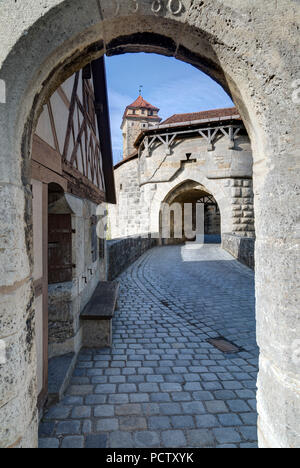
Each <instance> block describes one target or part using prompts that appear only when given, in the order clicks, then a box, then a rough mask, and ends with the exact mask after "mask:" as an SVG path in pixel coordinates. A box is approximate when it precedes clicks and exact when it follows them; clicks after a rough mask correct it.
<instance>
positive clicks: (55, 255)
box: [48, 214, 73, 284]
mask: <svg viewBox="0 0 300 468" xmlns="http://www.w3.org/2000/svg"><path fill="white" fill-rule="evenodd" d="M48 223H49V227H48V235H49V237H48V271H49V284H55V283H65V282H68V281H72V268H73V265H72V218H71V214H49V219H48Z"/></svg>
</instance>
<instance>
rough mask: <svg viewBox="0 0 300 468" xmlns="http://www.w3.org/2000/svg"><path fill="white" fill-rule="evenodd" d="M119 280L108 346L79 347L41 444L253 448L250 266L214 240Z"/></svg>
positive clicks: (139, 266)
mask: <svg viewBox="0 0 300 468" xmlns="http://www.w3.org/2000/svg"><path fill="white" fill-rule="evenodd" d="M119 281H120V298H119V309H118V311H117V312H116V316H115V318H114V320H113V348H112V349H83V350H82V351H81V352H80V354H79V356H78V361H77V365H76V369H75V371H74V374H73V378H72V381H71V385H70V387H69V388H68V390H67V393H66V395H65V397H64V399H63V400H62V402H61V403H60V404H58V405H56V406H54V407H52V408H51V409H50V410H49V411H48V413H46V414H45V415H44V419H43V421H42V423H41V425H40V447H41V448H47V447H49V448H83V447H84V448H104V447H108V448H109V447H111V448H135V447H136V448H141V447H143V448H144V447H149V448H150V447H157V448H160V447H166V448H172V447H182V448H184V447H200V448H210V447H217V448H227V447H236V448H238V447H241V448H248V447H250V448H255V447H257V429H256V423H257V414H256V401H255V395H256V378H257V368H258V348H257V345H256V337H255V297H254V275H253V272H252V271H251V270H249V269H248V268H246V267H244V266H242V265H240V264H239V263H238V262H237V261H235V260H234V259H233V258H232V257H231V256H230V255H229V254H228V253H226V252H224V251H223V250H222V249H221V248H220V247H219V246H215V245H205V246H204V247H203V248H200V249H185V248H184V247H180V246H174V247H173V246H171V247H162V248H155V249H153V250H151V251H150V252H147V253H146V254H145V255H143V257H141V258H140V259H139V260H138V261H137V262H136V263H135V264H134V265H132V266H131V267H130V268H129V269H128V270H127V271H126V272H124V273H123V274H122V275H121V276H120V277H119ZM220 336H222V337H224V338H225V339H227V340H229V341H230V342H232V343H234V344H235V345H236V346H238V347H239V348H241V349H242V351H241V352H239V353H237V354H224V353H222V352H221V351H219V350H218V349H216V348H214V347H213V346H212V345H211V344H209V343H208V341H207V340H208V339H210V338H217V337H220Z"/></svg>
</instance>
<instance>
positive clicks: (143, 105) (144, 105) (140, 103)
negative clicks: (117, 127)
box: [123, 95, 160, 121]
mask: <svg viewBox="0 0 300 468" xmlns="http://www.w3.org/2000/svg"><path fill="white" fill-rule="evenodd" d="M129 109H148V110H152V111H155V112H159V110H160V109H159V108H158V107H155V106H153V105H152V104H150V102H148V101H146V99H144V98H143V97H142V96H141V95H140V96H139V97H138V98H137V99H136V100H135V101H134V102H133V103H132V104H130V105H129V106H127V107H126V109H125V112H124V115H123V121H124V119H125V117H127V115H128V110H129ZM130 117H132V116H130ZM154 118H155V117H154ZM156 118H157V116H156Z"/></svg>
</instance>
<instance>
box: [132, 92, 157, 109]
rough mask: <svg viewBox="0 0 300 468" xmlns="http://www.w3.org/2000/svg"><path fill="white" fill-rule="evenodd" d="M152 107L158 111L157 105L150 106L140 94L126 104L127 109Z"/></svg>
mask: <svg viewBox="0 0 300 468" xmlns="http://www.w3.org/2000/svg"><path fill="white" fill-rule="evenodd" d="M131 108H134V109H139V108H141V109H152V110H157V111H159V109H158V107H155V106H152V104H150V103H149V102H147V101H146V100H145V99H144V98H143V97H142V96H139V97H138V98H137V99H136V100H135V101H134V102H133V103H132V104H130V105H129V106H127V109H131Z"/></svg>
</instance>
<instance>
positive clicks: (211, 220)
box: [159, 180, 221, 245]
mask: <svg viewBox="0 0 300 468" xmlns="http://www.w3.org/2000/svg"><path fill="white" fill-rule="evenodd" d="M199 208H200V209H201V208H203V211H202V210H201V211H200V209H199ZM198 209H199V211H198ZM199 218H201V219H199ZM198 224H199V225H198ZM200 232H201V234H202V235H203V234H204V235H206V236H210V238H211V239H212V240H214V239H216V238H218V240H220V239H221V215H220V209H219V205H218V204H217V201H216V200H215V198H214V196H213V195H212V194H211V193H210V192H208V190H207V189H206V188H205V187H204V186H203V185H201V184H199V183H197V182H194V181H192V180H187V181H185V182H183V183H181V184H179V185H177V186H176V187H175V188H174V189H173V190H172V191H171V192H169V193H168V195H167V196H166V198H165V199H164V200H163V202H162V204H161V208H160V226H159V233H160V238H161V240H162V243H163V245H173V244H182V243H183V242H189V241H196V240H197V234H200ZM198 240H199V239H198ZM207 240H208V237H207Z"/></svg>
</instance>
